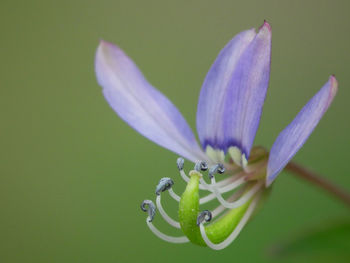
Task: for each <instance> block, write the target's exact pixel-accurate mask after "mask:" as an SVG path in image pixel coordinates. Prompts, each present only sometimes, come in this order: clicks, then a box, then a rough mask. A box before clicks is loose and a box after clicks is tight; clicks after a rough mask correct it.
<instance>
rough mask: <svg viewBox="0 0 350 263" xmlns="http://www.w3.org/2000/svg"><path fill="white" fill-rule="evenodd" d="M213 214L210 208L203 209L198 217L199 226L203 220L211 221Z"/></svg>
mask: <svg viewBox="0 0 350 263" xmlns="http://www.w3.org/2000/svg"><path fill="white" fill-rule="evenodd" d="M211 218H212V216H211V213H210V211H209V210H204V211H202V212H201V213H200V214H199V216H198V217H197V226H199V225H200V224H201V223H203V221H205V222H209V221H210V220H211Z"/></svg>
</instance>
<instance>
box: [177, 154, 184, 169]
mask: <svg viewBox="0 0 350 263" xmlns="http://www.w3.org/2000/svg"><path fill="white" fill-rule="evenodd" d="M176 163H177V168H178V169H179V171H181V170H183V169H184V164H185V160H184V158H182V157H179V158H177V160H176Z"/></svg>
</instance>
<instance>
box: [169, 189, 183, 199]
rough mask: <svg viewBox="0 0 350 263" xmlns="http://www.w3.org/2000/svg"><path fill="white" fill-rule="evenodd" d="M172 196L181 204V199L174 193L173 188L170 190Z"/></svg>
mask: <svg viewBox="0 0 350 263" xmlns="http://www.w3.org/2000/svg"><path fill="white" fill-rule="evenodd" d="M169 194H170V196H171V197H172V198H173V199H174V200H175V201H177V202H180V199H181V197H180V196H178V195H177V194H175V193H174V191H173V188H170V189H169Z"/></svg>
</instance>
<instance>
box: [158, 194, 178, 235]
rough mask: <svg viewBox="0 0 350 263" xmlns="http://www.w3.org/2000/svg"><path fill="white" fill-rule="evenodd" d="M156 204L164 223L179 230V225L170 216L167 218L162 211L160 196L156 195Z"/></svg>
mask: <svg viewBox="0 0 350 263" xmlns="http://www.w3.org/2000/svg"><path fill="white" fill-rule="evenodd" d="M156 203H157V208H158V210H159V213H160V214H161V215H162V217H163V218H164V220H165V221H167V223H168V224H169V225H171V226H173V227H176V228H179V229H180V228H181V226H180V223H179V222H177V221H175V220H174V219H172V218H171V217H170V216H168V214H167V213H166V212H165V211H164V209H163V207H162V203H161V202H160V195H157V199H156Z"/></svg>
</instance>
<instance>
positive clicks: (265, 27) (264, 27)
mask: <svg viewBox="0 0 350 263" xmlns="http://www.w3.org/2000/svg"><path fill="white" fill-rule="evenodd" d="M261 30H267V31H268V32H269V33H271V31H272V29H271V26H270V24H269V23H268V22H267V21H266V20H264V23H263V24H262V26H261V27H260V28H259V31H261Z"/></svg>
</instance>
